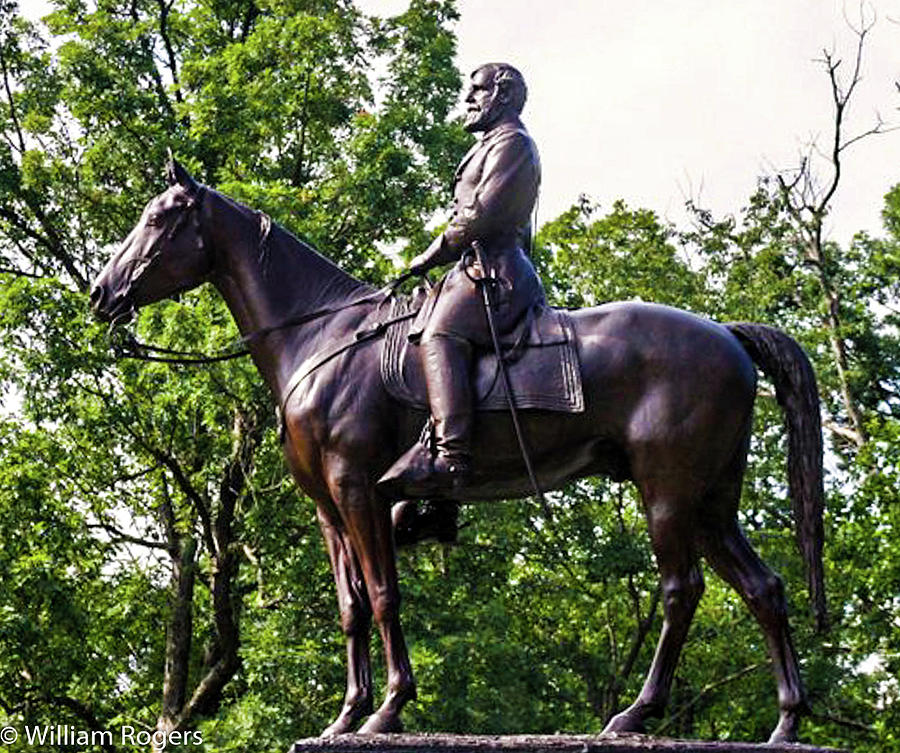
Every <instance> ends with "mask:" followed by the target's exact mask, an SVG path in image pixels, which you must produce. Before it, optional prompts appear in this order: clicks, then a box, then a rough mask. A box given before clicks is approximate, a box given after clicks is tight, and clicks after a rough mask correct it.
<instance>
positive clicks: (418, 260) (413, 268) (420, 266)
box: [409, 235, 444, 275]
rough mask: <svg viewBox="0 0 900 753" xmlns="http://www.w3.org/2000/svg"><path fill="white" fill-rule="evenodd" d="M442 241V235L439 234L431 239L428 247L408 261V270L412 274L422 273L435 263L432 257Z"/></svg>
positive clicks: (436, 252) (435, 254)
mask: <svg viewBox="0 0 900 753" xmlns="http://www.w3.org/2000/svg"><path fill="white" fill-rule="evenodd" d="M443 242H444V239H443V236H440V235H439V236H438V237H437V238H435V239H434V240H433V241H431V243H430V244H429V245H428V248H426V249H425V250H424V251H423V252H422V253H421V254H419V255H418V256H416V257H415V258H414V259H413V260H412V261H411V262H410V263H409V271H410V272H412V273H413V274H414V275H424V274H425V273H426V272H427V271H428V270H429V269H431V268H432V267H433V266H434V265H435V263H436V262H435V261H434V259H435V257H436V256H437V255H438V254H439V253H440V251H441V248H442V246H443Z"/></svg>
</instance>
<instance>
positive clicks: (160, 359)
mask: <svg viewBox="0 0 900 753" xmlns="http://www.w3.org/2000/svg"><path fill="white" fill-rule="evenodd" d="M411 276H412V274H411V273H410V272H405V273H404V274H402V275H400V276H399V277H397V278H396V279H394V280H392V281H391V282H389V283H388V284H387V285H385V286H384V287H382V288H380V289H378V290H376V291H375V292H374V293H370V294H368V295H366V296H363V297H361V298H357V299H355V300H352V301H349V302H347V303H344V304H342V305H340V306H327V307H325V308H321V309H317V310H316V311H311V312H309V313H307V314H300V315H297V316H293V317H289V318H288V319H285V320H284V321H282V322H279V323H278V324H273V325H271V326H268V327H262V328H260V329H258V330H256V331H254V332H251V333H250V334H249V335H244V336H243V337H241V338H240V339H239V340H237V342H236V343H235V345H237V346H240V347H239V349H238V350H234V349H230V350H229V351H226V352H224V353H217V354H215V355H207V354H205V353H199V352H196V351H186V350H175V349H173V348H163V347H160V346H158V345H151V344H149V343H144V342H141V341H140V340H138V339H137V338H136V337H135V336H134V335H133V334H132V333H130V332H126V333H125V342H124V343H121V344H120V345H119V346H118V348H116V347H115V346H114V351H116V350H118V351H119V352H117V353H116V356H117V357H118V358H130V359H137V360H140V361H153V362H155V363H171V364H178V365H202V364H208V363H218V362H220V361H230V360H232V359H234V358H242V357H243V356H247V355H249V354H250V351H249V349H248V348H247V346H248V345H250V344H251V343H252V342H253V341H255V340H258V339H259V338H261V337H265V336H266V335H270V334H272V333H273V332H278V331H280V330H283V329H289V328H291V327H300V326H302V325H304V324H307V323H309V322H312V321H315V320H316V319H321V318H323V317H325V316H329V315H332V314H337V313H340V312H341V311H345V310H346V309H349V308H353V307H354V306H361V305H363V304H365V303H374V302H375V301H379V303H380V304H384V302H385V301H387V300H388V299H389V298H390V297H391V296H393V295H394V293H395V292H396V290H397V288H398V287H399V286H400V285H401V284H402V283H403V282H405V281H406V280H408V279H409V278H410V277H411ZM392 323H393V322H392ZM382 331H383V330H382ZM366 339H368V337H367V338H366ZM152 353H161V354H163V355H158V356H155V355H150V354H152Z"/></svg>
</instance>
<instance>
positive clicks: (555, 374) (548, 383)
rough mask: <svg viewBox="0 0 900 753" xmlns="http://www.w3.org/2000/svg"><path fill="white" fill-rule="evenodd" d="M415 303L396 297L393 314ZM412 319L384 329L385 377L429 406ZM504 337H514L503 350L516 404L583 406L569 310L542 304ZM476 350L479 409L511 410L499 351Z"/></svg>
mask: <svg viewBox="0 0 900 753" xmlns="http://www.w3.org/2000/svg"><path fill="white" fill-rule="evenodd" d="M412 306H413V303H412V302H411V301H410V300H409V299H401V298H397V299H395V300H394V301H393V303H392V305H391V314H390V318H391V319H395V318H399V317H403V316H404V315H405V314H407V313H409V312H410V311H411V307H412ZM412 325H413V317H410V318H406V319H404V320H402V321H400V322H398V323H397V324H395V325H394V326H392V327H390V328H388V330H387V332H386V333H385V341H384V347H383V349H382V351H381V377H382V379H383V381H384V386H385V388H386V389H387V391H388V393H389V394H390V395H392V396H393V397H394V398H395V399H397V400H399V401H400V402H402V403H405V404H406V405H410V406H412V407H414V408H418V409H420V410H423V411H428V398H427V394H426V387H425V373H424V369H423V367H422V359H421V357H420V354H419V347H418V344H417V343H415V342H410V340H409V337H408V335H409V331H410V329H411V327H412ZM504 340H505V341H510V342H512V343H513V344H512V346H511V347H509V348H508V349H507V350H506V352H505V353H504V361H505V363H506V369H507V373H508V374H509V380H510V384H511V385H512V391H513V394H514V396H515V402H516V407H517V408H520V409H522V410H527V409H534V410H549V411H556V412H561V413H581V412H582V411H583V410H584V393H583V391H582V388H581V369H580V368H579V363H578V352H577V350H576V347H575V334H574V330H573V327H572V321H571V317H570V316H569V314H568V313H567V312H566V311H564V310H562V309H554V308H550V307H548V306H541V307H538V308H536V309H534V310H533V311H532V312H530V314H529V316H526V317H525V318H524V319H523V321H522V322H521V323H520V324H519V327H518V328H517V329H516V331H515V332H514V333H513V336H512V337H507V338H504ZM476 354H477V355H476V359H475V367H474V372H475V380H474V393H475V409H476V410H479V411H506V410H509V402H508V400H507V397H506V392H505V389H504V386H503V379H502V378H501V377H500V364H499V363H498V360H497V354H496V353H494V352H492V351H487V350H477V351H476Z"/></svg>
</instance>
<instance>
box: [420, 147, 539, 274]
mask: <svg viewBox="0 0 900 753" xmlns="http://www.w3.org/2000/svg"><path fill="white" fill-rule="evenodd" d="M539 181H540V166H539V163H538V158H537V154H536V152H535V150H534V146H533V144H532V142H531V139H530V138H529V137H528V136H526V135H525V134H524V133H521V132H519V131H513V132H511V133H509V134H505V135H503V136H501V137H500V138H498V139H497V140H496V141H495V143H493V144H492V145H491V146H490V150H489V152H488V154H487V156H486V157H485V161H484V166H483V169H482V173H481V180H480V181H479V182H478V184H477V186H476V187H475V189H474V190H473V191H472V192H471V193H470V194H469V195H468V196H463V197H460V202H459V204H458V205H457V207H456V211H455V212H454V214H453V218H452V219H451V220H450V224H449V225H448V226H447V229H446V230H444V232H443V233H441V234H440V235H439V236H438V237H437V238H435V239H434V241H432V243H431V245H430V246H429V247H428V249H427V250H426V251H424V252H423V253H421V254H419V256H417V257H416V258H415V259H413V261H412V262H411V264H410V270H411V271H413V272H416V273H421V272H424V271H426V270H428V269H430V268H431V267H434V266H437V265H438V264H446V263H448V262H451V261H455V260H457V259H459V258H460V256H461V255H462V254H463V253H464V252H465V251H466V250H467V249H468V248H469V246H470V245H471V244H472V241H474V240H484V239H486V238H490V237H491V236H495V235H497V234H499V233H503V232H508V231H512V230H514V229H516V228H518V227H520V226H521V225H524V224H525V223H526V222H527V221H528V216H529V215H530V214H531V210H532V209H533V207H534V202H535V198H536V197H537V189H538V183H539Z"/></svg>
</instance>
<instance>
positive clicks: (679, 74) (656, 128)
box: [22, 0, 900, 240]
mask: <svg viewBox="0 0 900 753" xmlns="http://www.w3.org/2000/svg"><path fill="white" fill-rule="evenodd" d="M407 2H408V0H357V3H358V5H360V6H361V7H363V9H364V10H366V11H368V12H370V13H378V14H379V15H385V16H386V15H393V14H395V13H399V12H402V11H403V10H404V9H405V8H406V6H407ZM458 5H459V10H460V13H461V19H460V22H459V23H458V25H457V29H456V31H457V35H458V39H459V55H458V65H459V67H460V69H461V70H462V71H463V72H464V73H468V72H469V71H471V70H472V69H473V68H474V67H476V66H477V65H478V64H480V63H483V62H487V61H506V62H509V63H512V64H513V65H516V66H517V67H518V68H520V69H521V70H522V72H523V73H524V75H525V78H526V81H527V82H528V86H529V101H528V104H527V105H526V110H525V113H524V115H523V118H524V120H525V122H526V125H527V126H528V128H529V130H530V131H531V133H532V135H533V136H534V138H535V141H536V142H537V145H538V148H539V150H540V152H541V157H542V162H543V191H542V195H541V201H540V218H539V221H546V220H548V219H551V218H552V217H554V216H556V215H557V214H559V213H560V212H561V211H563V210H564V209H566V208H567V207H568V206H570V205H571V204H572V203H573V202H574V201H575V200H576V199H577V197H578V195H579V194H581V193H586V194H588V195H590V196H591V197H592V198H594V199H595V200H598V201H600V202H601V205H602V206H603V207H606V208H608V207H609V206H610V204H611V202H612V201H613V200H615V199H616V198H623V199H625V200H626V201H627V202H628V203H629V204H630V205H632V206H635V207H638V206H640V207H647V208H650V209H654V210H655V211H656V212H657V213H658V214H660V215H661V216H663V217H666V218H669V219H671V220H673V221H675V222H678V223H681V222H683V221H684V213H683V209H682V207H683V205H684V201H685V199H686V198H688V197H694V198H697V199H699V201H700V203H702V204H704V205H706V206H708V207H710V208H712V209H714V210H715V211H717V212H726V211H729V212H736V211H738V210H739V209H740V208H741V206H742V205H743V204H744V202H745V201H746V199H747V197H748V196H749V195H750V192H751V191H752V189H753V186H754V184H755V181H756V177H757V176H758V175H760V174H761V173H762V172H764V171H767V170H771V169H775V168H787V167H790V166H792V165H795V164H797V162H798V153H799V150H800V149H801V148H802V147H803V146H804V145H805V144H806V143H807V142H808V141H809V140H810V138H812V137H815V136H817V137H818V138H819V140H820V142H821V143H823V144H825V143H827V142H828V137H829V133H830V132H829V128H830V124H831V110H830V108H831V101H830V97H831V94H830V89H829V84H828V80H827V77H826V76H825V74H824V73H823V72H822V67H821V65H820V64H818V63H816V62H815V59H816V58H819V57H821V53H822V49H823V48H828V49H830V50H834V51H835V53H836V54H837V55H838V56H839V57H842V58H843V59H844V66H842V68H849V67H850V65H851V63H852V57H853V53H854V44H855V39H854V36H853V34H852V32H851V31H850V29H849V28H848V26H847V23H846V20H845V9H846V15H847V16H849V17H851V18H854V19H858V15H859V5H858V4H857V3H856V2H854V0H847V2H846V3H845V2H844V1H843V0H553V1H552V2H551V1H550V0H458ZM22 7H23V8H25V9H26V12H27V11H28V10H31V12H32V13H34V12H35V10H34V9H35V8H40V7H46V3H45V2H44V1H42V0H22ZM865 8H866V14H867V17H868V18H871V16H872V14H873V13H875V14H876V15H877V22H876V24H875V26H874V28H873V29H872V31H871V33H870V37H869V42H868V44H867V46H866V50H865V59H864V68H863V75H864V80H863V81H862V83H861V85H860V87H859V89H858V90H857V95H858V96H856V97H855V99H854V100H853V103H852V107H851V110H850V112H849V114H848V134H855V133H856V132H858V131H860V130H865V129H867V128H869V127H870V126H871V125H872V123H873V122H874V120H875V117H876V112H880V113H881V115H882V116H883V118H884V119H885V120H887V121H892V122H895V123H900V110H898V107H900V94H898V91H897V88H896V86H895V81H896V80H898V79H900V0H874V1H873V2H868V3H866V4H865ZM892 17H893V19H894V20H893V21H892V20H891V19H892ZM896 183H900V131H898V132H897V133H891V134H888V135H884V136H879V137H875V138H873V139H869V140H867V141H865V142H862V143H860V144H859V145H857V146H856V147H854V148H853V149H852V150H851V151H849V152H848V153H847V154H846V158H845V163H844V178H843V181H842V185H841V188H840V189H839V193H838V195H837V197H836V200H835V204H834V212H833V217H832V224H831V227H832V233H833V237H835V238H836V239H838V240H846V239H847V238H849V236H850V235H852V233H853V232H855V231H856V230H859V229H866V230H869V231H870V232H873V233H878V232H880V229H881V222H880V212H881V207H882V198H883V196H884V194H885V192H886V191H887V190H888V189H889V188H890V187H891V186H892V185H894V184H896Z"/></svg>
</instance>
